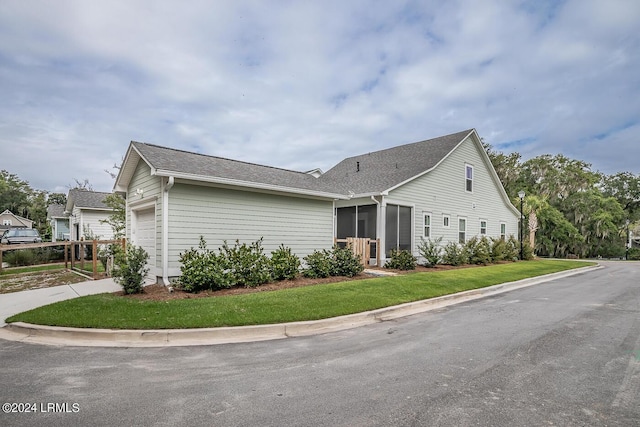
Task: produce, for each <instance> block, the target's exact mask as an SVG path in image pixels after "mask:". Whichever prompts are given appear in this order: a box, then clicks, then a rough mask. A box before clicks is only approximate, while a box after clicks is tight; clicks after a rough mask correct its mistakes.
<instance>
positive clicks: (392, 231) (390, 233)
mask: <svg viewBox="0 0 640 427" xmlns="http://www.w3.org/2000/svg"><path fill="white" fill-rule="evenodd" d="M385 230H386V231H385V235H384V237H385V244H384V246H385V248H384V253H385V254H386V256H387V257H390V256H391V250H392V249H396V248H397V247H398V205H387V215H386V218H385Z"/></svg>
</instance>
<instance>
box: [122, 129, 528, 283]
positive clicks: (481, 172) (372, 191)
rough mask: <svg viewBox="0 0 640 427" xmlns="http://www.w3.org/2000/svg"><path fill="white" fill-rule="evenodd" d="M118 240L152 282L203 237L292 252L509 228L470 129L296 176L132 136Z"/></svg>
mask: <svg viewBox="0 0 640 427" xmlns="http://www.w3.org/2000/svg"><path fill="white" fill-rule="evenodd" d="M114 189H115V191H116V192H118V193H121V194H123V195H124V197H125V198H126V210H127V237H128V238H129V239H130V241H131V242H132V243H133V244H135V245H138V246H142V247H144V248H145V250H146V251H147V252H148V253H149V254H150V262H149V267H150V269H151V272H150V273H151V274H152V275H155V276H156V277H157V278H158V279H159V280H161V281H162V283H165V284H166V283H168V281H169V279H170V278H171V277H175V276H179V275H180V263H179V254H180V253H181V252H184V251H185V250H187V249H189V248H190V247H196V246H197V245H198V241H199V237H200V236H201V235H202V236H204V238H205V240H206V241H207V242H208V244H209V247H210V248H217V247H219V246H220V245H222V243H223V241H224V240H227V241H229V242H233V241H235V240H236V239H239V240H240V241H241V242H251V241H255V240H257V239H259V238H261V237H262V238H263V239H264V240H263V246H264V248H265V250H266V251H267V252H269V251H271V250H274V249H276V248H277V247H278V246H279V245H280V244H284V245H285V246H289V247H291V248H292V250H293V252H294V253H296V254H297V255H298V256H300V257H303V256H305V255H308V254H310V253H311V252H313V251H314V250H316V249H329V248H331V246H332V245H333V244H334V239H335V238H338V239H341V238H346V237H365V238H372V239H379V240H380V249H378V250H379V251H380V252H382V253H380V254H379V255H382V258H384V257H385V256H386V255H388V253H389V252H390V251H391V249H394V248H399V249H407V250H411V251H412V252H413V253H414V254H417V246H418V244H419V243H420V238H421V237H431V238H436V237H439V236H443V237H444V240H445V241H460V242H464V241H466V240H467V239H469V238H470V237H471V236H475V235H487V236H492V237H500V236H504V237H506V236H508V235H511V234H516V233H517V227H518V218H519V213H518V211H517V209H516V208H515V207H514V206H513V205H512V204H511V203H510V201H509V199H508V197H507V195H506V193H505V191H504V189H503V188H502V185H501V184H500V181H499V179H498V177H497V175H496V173H495V171H494V169H493V167H492V166H491V162H490V161H489V158H488V156H487V154H486V153H485V151H484V149H483V147H482V144H481V143H480V138H479V137H478V135H477V133H476V131H475V130H474V129H470V130H465V131H463V132H459V133H456V134H452V135H447V136H443V137H440V138H435V139H431V140H427V141H421V142H417V143H413V144H407V145H401V146H398V147H394V148H390V149H387V150H382V151H377V152H372V153H367V154H363V155H360V156H356V157H351V158H348V159H345V160H343V161H342V162H340V163H339V164H338V165H336V166H335V167H334V168H332V169H331V170H329V171H328V172H326V173H324V174H323V173H322V172H321V171H319V170H318V169H315V170H313V171H310V172H306V173H304V172H295V171H290V170H285V169H279V168H273V167H269V166H263V165H257V164H252V163H245V162H240V161H236V160H230V159H224V158H220V157H214V156H207V155H202V154H196V153H190V152H186V151H181V150H175V149H171V148H165V147H160V146H157V145H152V144H146V143H141V142H131V144H130V145H129V148H128V150H127V153H126V156H125V159H124V162H123V164H122V167H121V169H120V172H119V175H118V177H117V178H116V184H115V188H114Z"/></svg>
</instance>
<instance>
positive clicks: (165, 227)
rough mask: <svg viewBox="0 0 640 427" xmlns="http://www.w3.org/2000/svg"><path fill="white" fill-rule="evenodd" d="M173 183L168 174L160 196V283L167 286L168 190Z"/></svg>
mask: <svg viewBox="0 0 640 427" xmlns="http://www.w3.org/2000/svg"><path fill="white" fill-rule="evenodd" d="M174 183H175V181H174V178H173V177H172V176H170V177H169V179H168V180H167V184H166V185H165V186H164V197H163V198H162V284H163V285H165V286H169V190H171V188H172V187H173V184H174Z"/></svg>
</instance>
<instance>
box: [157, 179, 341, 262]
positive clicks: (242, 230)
mask: <svg viewBox="0 0 640 427" xmlns="http://www.w3.org/2000/svg"><path fill="white" fill-rule="evenodd" d="M169 204H170V208H169V267H170V268H177V267H179V261H178V260H179V254H180V253H181V252H184V251H185V250H187V249H189V248H191V247H197V246H198V243H199V239H200V236H201V235H202V236H203V237H204V238H205V240H206V242H207V247H208V248H209V249H218V248H219V247H220V246H221V245H222V244H223V242H224V241H225V240H226V241H227V242H228V243H229V244H232V243H234V242H235V241H236V239H237V240H240V242H241V243H251V242H254V241H256V240H258V239H259V238H261V237H262V238H263V247H264V249H265V253H267V254H269V253H270V252H271V251H273V250H275V249H277V248H278V247H279V246H280V244H284V245H285V246H288V247H291V249H292V251H293V252H294V253H295V254H296V255H298V256H299V257H301V258H302V257H303V256H306V255H308V254H309V253H311V252H313V250H315V249H328V248H330V247H331V246H332V244H333V204H332V203H331V202H329V201H322V200H310V199H303V198H297V197H286V196H280V195H272V194H264V193H254V192H248V191H235V190H230V189H221V188H215V187H206V186H194V185H187V184H176V185H175V186H174V187H173V188H172V190H171V192H170V193H169Z"/></svg>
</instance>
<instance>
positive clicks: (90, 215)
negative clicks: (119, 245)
mask: <svg viewBox="0 0 640 427" xmlns="http://www.w3.org/2000/svg"><path fill="white" fill-rule="evenodd" d="M109 215H110V213H109V212H96V211H83V213H82V228H83V229H82V230H80V233H81V234H82V235H83V236H84V234H85V233H86V232H87V230H91V232H92V233H93V235H94V236H95V237H96V238H97V239H98V240H111V239H112V238H113V229H112V228H111V226H110V225H109V224H102V223H101V222H100V221H101V220H106V219H108V218H109Z"/></svg>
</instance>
